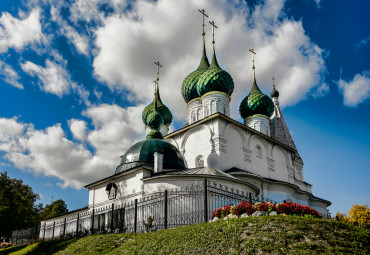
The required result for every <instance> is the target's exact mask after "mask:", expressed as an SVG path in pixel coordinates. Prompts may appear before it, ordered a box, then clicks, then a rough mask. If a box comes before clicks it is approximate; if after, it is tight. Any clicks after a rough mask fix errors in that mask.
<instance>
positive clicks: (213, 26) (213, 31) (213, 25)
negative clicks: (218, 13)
mask: <svg viewBox="0 0 370 255" xmlns="http://www.w3.org/2000/svg"><path fill="white" fill-rule="evenodd" d="M209 24H211V25H212V45H213V53H214V52H215V28H218V27H217V26H216V25H215V22H214V21H213V20H212V21H210V22H209Z"/></svg>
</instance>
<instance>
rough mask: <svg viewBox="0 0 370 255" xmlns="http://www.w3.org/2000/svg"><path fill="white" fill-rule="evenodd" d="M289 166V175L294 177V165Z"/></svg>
mask: <svg viewBox="0 0 370 255" xmlns="http://www.w3.org/2000/svg"><path fill="white" fill-rule="evenodd" d="M287 168H288V177H289V178H294V170H295V169H294V167H292V166H287Z"/></svg>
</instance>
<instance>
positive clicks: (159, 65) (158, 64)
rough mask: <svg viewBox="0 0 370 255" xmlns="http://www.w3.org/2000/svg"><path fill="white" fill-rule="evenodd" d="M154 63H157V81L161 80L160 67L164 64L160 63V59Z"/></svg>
mask: <svg viewBox="0 0 370 255" xmlns="http://www.w3.org/2000/svg"><path fill="white" fill-rule="evenodd" d="M154 64H156V65H157V82H158V81H159V67H163V66H161V64H160V63H159V61H157V62H154Z"/></svg>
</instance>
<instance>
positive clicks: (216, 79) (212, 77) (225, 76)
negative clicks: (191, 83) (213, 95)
mask: <svg viewBox="0 0 370 255" xmlns="http://www.w3.org/2000/svg"><path fill="white" fill-rule="evenodd" d="M197 91H198V94H199V96H203V95H204V94H206V93H207V92H211V91H220V92H224V93H226V94H228V95H229V96H231V94H232V93H233V91H234V81H233V78H232V77H231V75H230V74H229V73H228V72H226V71H225V70H222V69H221V67H220V66H219V65H218V63H217V58H216V54H215V53H213V58H212V63H211V65H210V67H209V68H208V69H207V70H206V71H205V72H203V74H202V75H201V76H200V77H199V79H198V82H197Z"/></svg>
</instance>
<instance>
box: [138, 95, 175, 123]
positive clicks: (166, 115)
mask: <svg viewBox="0 0 370 255" xmlns="http://www.w3.org/2000/svg"><path fill="white" fill-rule="evenodd" d="M155 103H156V104H157V111H158V112H159V113H160V114H161V115H162V117H163V124H164V125H165V126H167V127H168V126H170V125H171V123H172V114H171V111H170V109H168V107H167V106H165V105H164V104H163V103H162V100H161V97H160V95H159V90H158V91H156V92H155V94H154V100H153V102H152V103H151V104H149V105H148V106H147V107H145V109H144V111H143V114H142V119H143V122H144V124H145V125H146V126H149V124H148V117H149V115H150V114H151V113H152V112H153V111H154V104H155Z"/></svg>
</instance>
